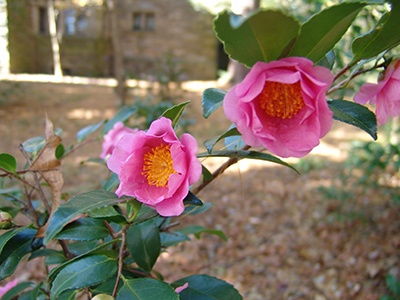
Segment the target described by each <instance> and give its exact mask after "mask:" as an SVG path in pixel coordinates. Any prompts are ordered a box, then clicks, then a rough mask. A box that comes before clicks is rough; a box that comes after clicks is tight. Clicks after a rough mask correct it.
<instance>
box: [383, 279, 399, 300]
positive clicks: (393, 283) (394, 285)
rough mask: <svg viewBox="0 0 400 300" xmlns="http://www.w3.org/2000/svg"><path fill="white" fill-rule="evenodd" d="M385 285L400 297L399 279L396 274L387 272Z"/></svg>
mask: <svg viewBox="0 0 400 300" xmlns="http://www.w3.org/2000/svg"><path fill="white" fill-rule="evenodd" d="M385 281H386V285H387V287H388V288H389V290H390V291H391V292H392V293H393V294H394V295H396V296H398V297H400V281H399V280H398V279H397V277H396V276H393V275H391V274H388V275H387V276H386V278H385Z"/></svg>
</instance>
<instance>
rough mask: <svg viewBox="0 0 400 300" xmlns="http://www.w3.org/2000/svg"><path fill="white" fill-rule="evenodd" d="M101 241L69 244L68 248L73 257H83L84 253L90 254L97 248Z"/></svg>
mask: <svg viewBox="0 0 400 300" xmlns="http://www.w3.org/2000/svg"><path fill="white" fill-rule="evenodd" d="M98 243H99V241H96V240H94V241H76V242H73V243H68V244H67V247H68V250H69V252H71V253H72V254H73V255H77V256H79V255H82V254H84V253H88V252H89V251H91V250H93V249H95V248H96V246H97V244H98Z"/></svg>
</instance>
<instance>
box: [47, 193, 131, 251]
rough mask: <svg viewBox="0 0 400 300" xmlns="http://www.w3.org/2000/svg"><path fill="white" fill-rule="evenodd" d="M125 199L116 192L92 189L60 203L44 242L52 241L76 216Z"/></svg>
mask: <svg viewBox="0 0 400 300" xmlns="http://www.w3.org/2000/svg"><path fill="white" fill-rule="evenodd" d="M124 200H125V199H120V198H118V196H117V195H116V194H114V193H111V192H107V191H105V190H97V191H91V192H87V193H83V194H80V195H77V196H75V197H73V198H72V199H70V200H69V201H68V202H66V203H64V204H62V205H60V206H59V207H58V208H57V210H56V211H55V212H54V213H53V215H52V217H51V220H50V223H49V226H48V227H47V230H46V235H45V237H44V241H43V242H44V243H45V244H47V243H48V242H50V240H52V239H53V238H54V237H55V236H56V234H57V233H59V232H60V231H61V229H62V228H63V227H64V225H66V224H67V223H68V222H69V221H71V220H72V219H73V218H74V217H76V216H78V215H80V214H83V213H86V212H89V211H91V210H94V209H97V208H101V207H103V206H107V205H114V204H117V203H119V202H121V201H124Z"/></svg>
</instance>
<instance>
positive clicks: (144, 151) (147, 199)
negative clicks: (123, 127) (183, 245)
mask: <svg viewBox="0 0 400 300" xmlns="http://www.w3.org/2000/svg"><path fill="white" fill-rule="evenodd" d="M197 147H198V146H197V141H196V140H195V138H194V137H192V136H191V135H190V134H187V133H185V134H183V135H182V137H181V139H180V140H179V139H178V138H177V137H176V134H175V132H174V130H173V128H172V124H171V120H170V119H167V118H165V117H162V118H160V119H159V120H156V121H154V122H153V123H152V124H151V125H150V128H149V130H148V131H147V132H145V131H139V132H138V133H136V134H131V133H127V134H125V135H124V136H123V138H121V139H120V141H119V142H118V143H117V145H116V147H115V149H114V151H113V153H112V154H111V156H110V157H109V159H108V160H107V166H108V168H109V169H110V170H111V171H113V172H114V173H116V174H118V177H119V179H120V184H119V187H118V189H117V191H116V194H117V195H118V196H119V197H120V196H122V195H126V196H132V197H136V199H137V200H138V201H140V202H142V203H144V204H146V205H148V206H150V207H152V208H155V209H156V210H157V212H158V213H159V214H160V215H162V216H165V217H170V216H178V215H180V214H181V213H182V212H183V210H184V205H183V199H184V198H185V197H186V196H187V194H188V192H189V185H192V184H194V183H196V182H197V181H198V180H199V179H200V176H201V173H202V167H201V164H200V162H199V160H198V159H197V157H196V152H197Z"/></svg>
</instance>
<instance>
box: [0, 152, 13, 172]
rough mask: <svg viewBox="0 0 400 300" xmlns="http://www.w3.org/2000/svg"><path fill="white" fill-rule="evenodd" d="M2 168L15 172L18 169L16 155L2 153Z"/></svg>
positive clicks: (0, 155)
mask: <svg viewBox="0 0 400 300" xmlns="http://www.w3.org/2000/svg"><path fill="white" fill-rule="evenodd" d="M0 168H3V169H5V170H6V171H8V172H10V173H14V174H15V172H16V171H17V160H16V159H15V157H14V156H12V155H10V154H8V153H1V154H0Z"/></svg>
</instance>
